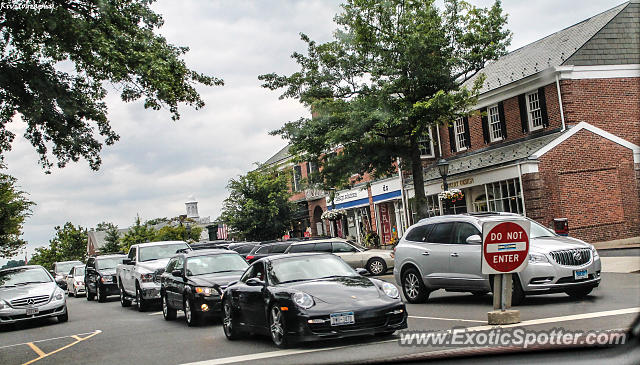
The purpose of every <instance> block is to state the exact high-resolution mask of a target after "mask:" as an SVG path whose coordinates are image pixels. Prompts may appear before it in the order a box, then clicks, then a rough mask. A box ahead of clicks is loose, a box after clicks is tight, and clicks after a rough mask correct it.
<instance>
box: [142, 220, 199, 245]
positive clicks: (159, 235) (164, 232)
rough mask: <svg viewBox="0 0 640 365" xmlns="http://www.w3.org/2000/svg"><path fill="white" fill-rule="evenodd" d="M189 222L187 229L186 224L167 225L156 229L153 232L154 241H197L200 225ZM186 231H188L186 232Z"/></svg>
mask: <svg viewBox="0 0 640 365" xmlns="http://www.w3.org/2000/svg"><path fill="white" fill-rule="evenodd" d="M187 224H189V229H188V230H187V226H186V224H184V225H178V226H171V225H167V226H164V227H162V228H160V229H158V230H157V231H156V233H155V237H154V241H195V242H197V241H199V240H200V234H201V233H202V227H198V226H194V225H192V223H187ZM187 232H188V233H187Z"/></svg>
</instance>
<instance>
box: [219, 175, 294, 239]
mask: <svg viewBox="0 0 640 365" xmlns="http://www.w3.org/2000/svg"><path fill="white" fill-rule="evenodd" d="M289 177H290V176H289V175H288V174H284V173H278V172H277V171H275V170H271V169H266V170H255V171H251V172H249V173H247V175H244V176H240V177H238V178H237V179H231V180H230V181H229V184H228V185H227V189H228V190H229V197H227V198H226V199H225V200H224V203H223V208H222V215H221V216H220V220H221V221H223V222H225V223H226V224H228V225H229V227H230V228H231V230H232V231H233V232H234V233H235V234H237V236H239V238H242V239H247V240H252V241H264V240H270V239H274V238H278V237H281V236H282V235H283V234H284V233H285V231H287V230H288V229H289V228H290V227H291V222H292V221H293V212H294V211H295V207H294V205H293V203H291V202H290V201H289V197H290V196H291V194H290V193H289V190H288V183H289Z"/></svg>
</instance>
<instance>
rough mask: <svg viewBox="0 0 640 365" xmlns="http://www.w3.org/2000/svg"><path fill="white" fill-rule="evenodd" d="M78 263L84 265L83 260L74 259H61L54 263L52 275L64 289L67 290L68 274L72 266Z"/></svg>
mask: <svg viewBox="0 0 640 365" xmlns="http://www.w3.org/2000/svg"><path fill="white" fill-rule="evenodd" d="M76 265H82V261H78V260H73V261H60V262H54V263H53V270H51V271H50V272H51V275H53V277H54V278H55V280H56V283H58V286H60V287H61V288H62V289H63V290H67V278H66V275H67V274H68V273H69V270H71V268H72V267H74V266H76Z"/></svg>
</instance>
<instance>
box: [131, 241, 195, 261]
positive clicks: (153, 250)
mask: <svg viewBox="0 0 640 365" xmlns="http://www.w3.org/2000/svg"><path fill="white" fill-rule="evenodd" d="M181 248H189V246H187V244H186V243H172V244H168V245H158V246H149V247H140V261H141V262H143V261H151V260H159V259H167V258H169V257H171V256H173V255H175V253H176V251H177V250H179V249H181Z"/></svg>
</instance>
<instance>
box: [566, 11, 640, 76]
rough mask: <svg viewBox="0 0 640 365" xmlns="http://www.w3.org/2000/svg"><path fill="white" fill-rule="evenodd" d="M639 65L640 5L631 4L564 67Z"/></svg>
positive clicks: (569, 59)
mask: <svg viewBox="0 0 640 365" xmlns="http://www.w3.org/2000/svg"><path fill="white" fill-rule="evenodd" d="M636 63H640V2H631V3H629V5H627V6H626V7H625V8H624V9H623V10H622V11H621V12H619V13H618V15H616V16H615V17H614V18H613V19H612V20H611V21H610V22H609V23H608V24H607V25H606V26H605V27H604V28H602V29H600V31H598V33H596V35H594V36H593V38H591V39H590V40H589V41H588V42H587V43H585V44H584V45H583V46H582V47H580V49H578V51H576V53H574V54H573V55H572V56H571V57H569V58H568V59H567V60H566V61H565V62H564V64H565V65H576V66H588V65H593V64H598V65H623V64H636Z"/></svg>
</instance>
